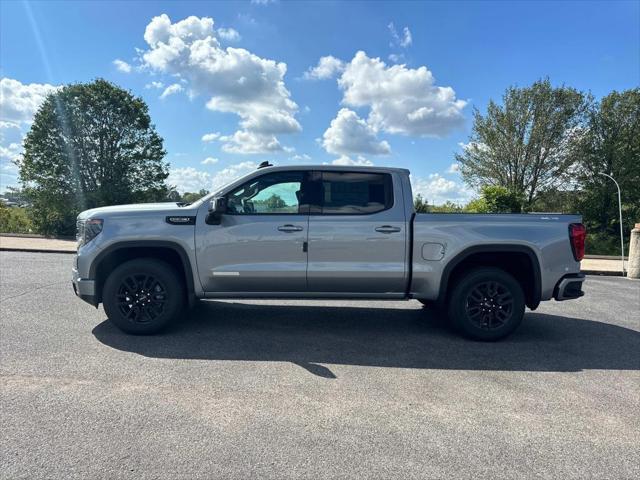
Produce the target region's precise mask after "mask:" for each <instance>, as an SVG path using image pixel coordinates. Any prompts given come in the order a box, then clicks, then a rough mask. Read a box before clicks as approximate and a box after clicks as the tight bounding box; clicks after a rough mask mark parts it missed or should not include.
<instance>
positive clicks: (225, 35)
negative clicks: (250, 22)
mask: <svg viewBox="0 0 640 480" xmlns="http://www.w3.org/2000/svg"><path fill="white" fill-rule="evenodd" d="M218 36H219V37H220V38H221V39H223V40H226V41H227V42H237V41H239V40H240V39H241V38H242V37H241V36H240V34H239V33H238V31H237V30H236V29H235V28H219V29H218Z"/></svg>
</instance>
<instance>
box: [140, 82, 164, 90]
mask: <svg viewBox="0 0 640 480" xmlns="http://www.w3.org/2000/svg"><path fill="white" fill-rule="evenodd" d="M162 87H164V83H162V82H149V83H147V84H146V85H145V86H144V88H146V89H150V88H157V89H160V88H162Z"/></svg>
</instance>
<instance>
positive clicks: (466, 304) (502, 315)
mask: <svg viewBox="0 0 640 480" xmlns="http://www.w3.org/2000/svg"><path fill="white" fill-rule="evenodd" d="M524 301H525V300H524V293H523V292H522V287H521V286H520V284H519V283H518V282H517V281H516V279H514V278H513V277H512V276H511V275H509V274H508V273H507V272H505V271H503V270H500V269H498V268H490V267H483V268H476V269H473V270H471V271H470V272H468V273H466V274H465V275H464V276H462V277H459V278H458V279H457V282H456V285H455V287H454V288H453V291H452V292H451V296H450V297H449V303H448V314H449V319H450V320H451V322H452V323H453V325H454V327H456V328H457V329H458V330H459V331H460V332H461V333H463V334H464V335H466V336H467V337H470V338H473V339H476V340H484V341H492V340H499V339H501V338H504V337H506V336H507V335H509V334H510V333H512V332H513V331H514V330H515V329H516V328H518V326H519V325H520V323H521V322H522V317H523V316H524V307H525V305H524Z"/></svg>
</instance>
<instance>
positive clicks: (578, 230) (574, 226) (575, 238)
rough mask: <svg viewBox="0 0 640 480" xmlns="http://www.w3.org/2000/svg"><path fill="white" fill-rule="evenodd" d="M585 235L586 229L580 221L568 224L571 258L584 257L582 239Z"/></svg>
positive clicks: (578, 258) (579, 258)
mask: <svg viewBox="0 0 640 480" xmlns="http://www.w3.org/2000/svg"><path fill="white" fill-rule="evenodd" d="M586 236H587V229H586V228H585V227H584V225H583V224H581V223H571V224H569V241H570V242H571V250H572V251H573V258H575V259H576V261H578V262H579V261H580V260H582V259H583V258H584V240H585V237H586Z"/></svg>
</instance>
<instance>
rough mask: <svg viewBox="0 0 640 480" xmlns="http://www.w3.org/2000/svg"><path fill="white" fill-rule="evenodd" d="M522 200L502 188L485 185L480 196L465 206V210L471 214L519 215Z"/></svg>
mask: <svg viewBox="0 0 640 480" xmlns="http://www.w3.org/2000/svg"><path fill="white" fill-rule="evenodd" d="M521 205H522V199H521V198H520V197H519V196H518V195H517V194H515V193H513V192H510V191H509V190H507V189H506V188H504V187H499V186H496V185H493V186H492V185H486V186H484V187H482V195H481V197H480V198H478V199H476V200H472V201H471V202H469V203H468V204H467V206H466V207H465V210H466V211H468V212H471V213H520V212H521Z"/></svg>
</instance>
